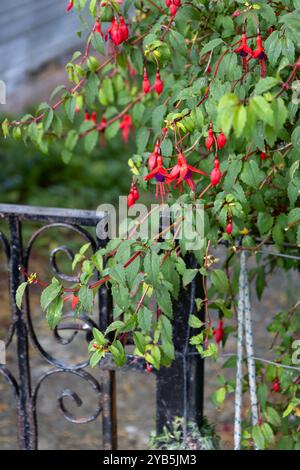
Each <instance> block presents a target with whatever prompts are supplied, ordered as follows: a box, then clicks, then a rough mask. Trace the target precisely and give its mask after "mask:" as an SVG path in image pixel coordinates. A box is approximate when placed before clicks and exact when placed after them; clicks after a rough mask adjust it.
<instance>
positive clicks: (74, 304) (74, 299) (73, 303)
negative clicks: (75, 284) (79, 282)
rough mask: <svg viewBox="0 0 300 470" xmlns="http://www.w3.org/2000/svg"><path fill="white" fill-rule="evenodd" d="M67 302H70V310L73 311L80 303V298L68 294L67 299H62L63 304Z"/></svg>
mask: <svg viewBox="0 0 300 470" xmlns="http://www.w3.org/2000/svg"><path fill="white" fill-rule="evenodd" d="M67 300H70V301H71V307H72V310H75V309H76V307H77V304H78V302H79V301H80V297H79V296H77V297H76V296H75V295H74V294H70V295H67V297H64V302H66V301H67Z"/></svg>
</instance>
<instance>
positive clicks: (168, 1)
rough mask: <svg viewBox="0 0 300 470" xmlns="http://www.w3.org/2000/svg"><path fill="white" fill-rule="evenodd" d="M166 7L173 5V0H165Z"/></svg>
mask: <svg viewBox="0 0 300 470" xmlns="http://www.w3.org/2000/svg"><path fill="white" fill-rule="evenodd" d="M165 4H166V7H167V8H169V7H170V6H171V0H165Z"/></svg>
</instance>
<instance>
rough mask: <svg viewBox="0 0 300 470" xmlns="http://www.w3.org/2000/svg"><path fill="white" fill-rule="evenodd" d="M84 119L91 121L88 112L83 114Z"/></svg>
mask: <svg viewBox="0 0 300 470" xmlns="http://www.w3.org/2000/svg"><path fill="white" fill-rule="evenodd" d="M84 119H85V120H86V121H90V120H91V116H90V115H89V113H88V112H86V113H84Z"/></svg>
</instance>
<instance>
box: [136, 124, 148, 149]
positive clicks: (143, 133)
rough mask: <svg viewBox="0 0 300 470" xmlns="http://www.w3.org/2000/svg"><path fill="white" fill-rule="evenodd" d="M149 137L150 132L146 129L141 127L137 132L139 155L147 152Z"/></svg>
mask: <svg viewBox="0 0 300 470" xmlns="http://www.w3.org/2000/svg"><path fill="white" fill-rule="evenodd" d="M149 137H150V131H149V129H147V128H146V127H141V128H140V129H139V130H138V131H137V135H136V145H137V152H138V154H141V153H143V152H144V151H145V148H146V147H147V144H148V140H149Z"/></svg>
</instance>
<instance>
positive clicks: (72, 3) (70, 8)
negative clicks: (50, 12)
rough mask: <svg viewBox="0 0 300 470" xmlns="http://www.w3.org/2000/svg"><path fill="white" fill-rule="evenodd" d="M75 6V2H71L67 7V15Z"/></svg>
mask: <svg viewBox="0 0 300 470" xmlns="http://www.w3.org/2000/svg"><path fill="white" fill-rule="evenodd" d="M73 6H74V2H73V0H70V1H69V3H68V5H67V13H69V11H70V10H72V8H73Z"/></svg>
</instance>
